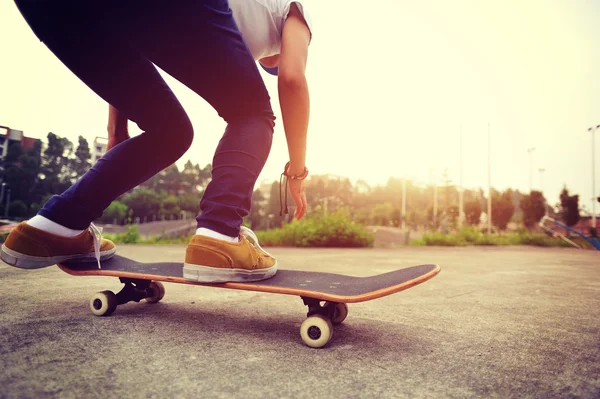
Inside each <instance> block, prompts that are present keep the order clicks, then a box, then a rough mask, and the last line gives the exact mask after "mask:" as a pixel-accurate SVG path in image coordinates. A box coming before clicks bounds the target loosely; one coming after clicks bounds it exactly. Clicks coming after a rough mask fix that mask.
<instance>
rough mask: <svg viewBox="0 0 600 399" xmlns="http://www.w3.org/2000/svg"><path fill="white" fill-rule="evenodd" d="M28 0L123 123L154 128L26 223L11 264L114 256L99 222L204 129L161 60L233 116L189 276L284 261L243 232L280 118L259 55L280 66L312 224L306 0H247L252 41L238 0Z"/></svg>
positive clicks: (258, 272) (292, 147)
mask: <svg viewBox="0 0 600 399" xmlns="http://www.w3.org/2000/svg"><path fill="white" fill-rule="evenodd" d="M16 3H17V6H18V7H19V9H20V11H21V13H22V14H23V16H24V17H25V19H26V20H27V22H28V23H29V25H30V26H31V28H32V29H33V31H34V32H35V33H36V35H37V36H38V37H39V39H40V40H41V41H42V42H44V43H45V44H46V46H48V48H49V49H50V50H51V51H52V52H54V54H55V55H56V56H57V57H58V58H59V59H60V60H61V61H62V62H63V63H64V64H65V65H66V66H67V67H68V68H69V69H70V70H71V71H72V72H73V73H75V74H76V75H77V76H78V77H79V78H80V79H81V80H82V81H83V82H84V83H86V84H87V85H88V86H89V87H90V88H91V89H92V90H94V91H95V92H96V93H97V94H98V95H100V96H101V97H102V98H103V99H104V100H106V101H107V102H108V103H109V104H112V105H113V106H114V107H115V109H118V110H119V113H120V116H119V117H118V118H121V119H124V118H127V119H129V120H132V121H134V122H136V123H137V124H138V126H139V127H140V128H141V129H142V130H144V133H143V134H141V135H139V136H136V137H133V138H131V139H128V140H125V141H123V142H122V143H120V144H119V145H117V146H115V147H114V148H112V149H111V150H110V151H109V152H108V153H107V154H106V155H105V156H104V157H103V158H102V159H101V160H99V161H98V162H97V163H96V165H94V166H93V167H92V169H90V171H88V172H87V173H86V174H85V175H84V176H83V177H82V178H81V179H80V180H79V181H78V182H77V183H75V184H74V185H73V186H72V187H71V188H69V189H68V190H66V191H65V192H64V193H62V194H61V195H57V196H54V197H52V198H51V199H50V200H49V201H48V202H47V203H46V204H45V205H44V207H43V208H42V210H41V211H40V212H39V214H38V215H36V216H35V217H34V218H32V219H31V220H29V221H28V222H24V223H22V224H20V225H19V226H18V227H17V228H15V229H14V230H13V232H11V234H10V235H9V237H8V239H7V241H6V243H5V244H4V245H3V246H2V251H1V257H2V259H3V260H4V261H5V262H7V263H9V264H11V265H14V266H18V267H23V268H39V267H45V266H50V265H53V264H55V263H59V262H64V261H66V260H68V259H76V258H82V257H88V258H91V259H96V260H98V263H100V260H101V259H107V258H109V257H111V256H112V255H114V253H115V246H114V244H113V243H112V242H110V241H108V240H103V239H101V236H100V234H99V231H98V229H97V228H95V226H93V224H91V222H92V221H93V220H94V219H96V218H98V217H100V215H101V214H102V212H103V211H104V209H105V208H106V207H107V206H108V205H109V204H110V203H111V202H112V201H113V200H114V199H115V198H116V197H118V196H119V195H121V194H122V193H124V192H126V191H128V190H130V189H131V188H133V187H135V186H136V185H138V184H140V183H142V182H143V181H145V180H147V179H148V178H150V177H151V176H153V175H154V174H156V173H157V172H159V171H160V170H162V169H164V168H165V167H167V166H169V165H171V164H172V163H173V162H175V161H176V160H177V159H178V158H179V157H181V156H182V155H183V154H184V153H185V151H186V150H187V149H188V148H189V146H190V144H191V141H192V137H193V130H192V126H191V123H190V120H189V118H188V117H187V115H186V113H185V111H184V110H183V108H182V107H181V105H180V104H179V101H178V100H177V98H176V97H175V96H174V94H173V93H172V91H171V90H170V89H169V87H168V86H167V84H166V83H165V82H164V80H163V79H162V78H161V76H160V75H159V74H158V72H157V70H156V69H155V67H154V65H153V64H155V65H157V66H158V67H160V68H161V69H163V70H165V71H166V72H167V73H169V74H171V75H172V76H174V77H175V78H176V79H178V80H179V81H181V82H182V83H184V84H185V85H186V86H188V87H189V88H190V89H192V90H194V91H195V92H196V93H197V94H198V95H200V96H202V97H203V98H204V99H205V100H206V101H208V102H209V103H210V104H211V105H212V106H213V107H214V108H215V110H216V111H217V112H218V113H219V115H220V116H221V117H222V118H223V119H224V120H225V121H226V122H227V128H226V130H225V134H224V136H223V138H222V139H221V141H220V143H219V146H218V148H217V150H216V153H215V156H214V159H213V171H212V181H211V183H210V184H209V185H208V187H207V189H206V192H205V193H204V196H203V198H202V201H201V204H200V207H201V210H202V214H201V215H200V216H198V217H197V221H198V230H197V234H196V235H195V236H194V237H193V238H192V241H191V242H190V244H189V245H188V248H187V250H186V256H185V264H184V270H185V274H186V275H188V276H189V275H190V274H193V275H195V276H194V277H192V279H194V280H196V281H203V279H204V278H206V279H209V280H211V281H215V277H217V278H220V279H222V280H223V281H237V280H243V281H248V280H250V279H254V280H259V279H263V278H268V277H270V276H272V275H273V274H274V273H275V272H276V269H277V262H276V260H275V259H274V258H273V257H272V256H270V255H269V254H268V253H267V252H266V251H264V250H262V248H260V246H259V245H258V242H257V240H256V237H255V236H254V234H253V233H252V232H251V231H250V230H249V229H241V231H240V225H241V222H242V218H243V216H245V215H246V214H248V211H249V208H250V201H251V195H252V190H253V187H254V184H255V182H256V180H257V178H258V175H259V173H260V171H261V170H262V168H263V166H264V163H265V161H266V159H267V156H268V153H269V151H270V147H271V141H272V134H273V126H274V119H275V118H274V115H273V111H272V109H271V105H270V101H269V95H268V93H267V91H266V88H265V86H264V83H263V81H262V79H261V77H260V74H259V72H258V69H257V67H256V64H255V62H254V58H257V59H260V60H261V63H262V64H263V65H264V66H266V67H271V68H273V67H276V66H277V67H278V74H279V81H278V82H279V83H278V88H279V94H280V99H281V100H280V101H281V107H282V114H283V123H284V128H285V131H286V137H287V140H288V148H289V154H290V162H289V164H288V165H287V166H286V170H285V172H286V174H287V175H288V176H289V177H290V191H291V193H292V198H293V200H294V202H295V204H296V212H295V215H294V216H295V217H296V218H297V219H300V218H302V217H303V215H304V213H305V210H306V198H305V195H304V188H303V184H302V179H304V178H305V177H306V175H307V174H308V171H307V169H306V167H305V153H306V131H307V125H308V89H307V85H306V79H305V77H304V68H305V65H306V57H307V49H308V44H309V42H310V39H311V32H310V27H309V24H308V22H307V19H306V18H305V14H304V9H303V7H302V5H301V3H300V2H295V1H291V0H288V1H283V0H281V1H278V0H246V1H243V2H240V3H239V4H238V5H237V7H238V11H240V13H241V14H239V15H242V18H241V19H239V20H238V23H239V24H240V25H242V26H243V24H244V23H245V24H247V25H246V26H248V27H251V28H252V29H251V30H250V29H249V30H248V32H252V35H253V36H251V37H250V36H249V37H246V40H247V41H248V45H246V43H245V42H244V39H243V38H242V35H241V33H240V31H239V29H238V27H237V25H236V22H235V20H234V18H233V16H232V13H231V11H230V9H229V6H228V3H227V1H226V0H204V1H191V2H187V1H186V2H168V1H166V0H164V1H158V2H145V1H141V0H137V1H128V2H119V1H107V2H99V3H98V2H78V1H74V0H73V1H71V0H50V1H45V2H39V1H38V0H16ZM234 8H235V7H234ZM253 40H254V41H253ZM261 43H262V44H261ZM251 51H252V53H251ZM253 56H254V58H253ZM118 118H117V119H116V120H118Z"/></svg>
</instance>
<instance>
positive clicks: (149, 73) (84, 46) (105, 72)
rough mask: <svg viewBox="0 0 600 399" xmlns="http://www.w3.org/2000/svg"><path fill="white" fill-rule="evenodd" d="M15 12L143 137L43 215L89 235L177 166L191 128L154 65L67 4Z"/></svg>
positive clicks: (21, 2) (23, 4)
mask: <svg viewBox="0 0 600 399" xmlns="http://www.w3.org/2000/svg"><path fill="white" fill-rule="evenodd" d="M17 4H18V6H19V8H20V10H21V12H22V13H23V15H24V17H25V18H26V20H27V21H28V22H29V24H30V25H31V26H32V28H33V30H34V31H35V32H36V34H37V35H38V37H39V39H40V40H41V41H42V42H44V44H46V46H47V47H48V48H49V49H50V50H51V51H52V52H53V53H54V54H55V55H56V56H57V57H58V58H59V59H60V60H61V61H62V62H63V63H64V64H65V65H66V66H67V67H68V68H69V69H70V70H71V71H72V72H73V73H75V75H77V76H78V77H79V78H80V79H81V80H82V81H83V82H84V83H85V84H86V85H88V86H89V87H90V88H91V89H92V90H94V91H95V92H96V93H97V94H98V95H99V96H100V97H102V98H103V99H104V100H106V101H107V102H109V103H110V104H112V105H114V106H115V107H116V108H117V109H119V110H120V112H122V113H124V114H125V115H126V116H127V117H128V118H129V119H131V120H133V121H135V122H137V124H138V126H139V127H140V128H141V129H142V130H144V133H143V134H141V135H139V136H136V137H133V138H131V139H130V140H127V141H126V142H123V143H121V144H120V145H118V146H116V147H115V148H113V149H112V150H111V151H109V152H108V153H107V154H106V155H105V156H104V157H102V158H101V159H100V160H99V161H98V162H97V163H96V164H95V165H94V166H93V167H92V168H91V169H90V170H89V171H88V172H87V173H86V174H85V175H84V176H83V177H82V178H81V179H80V180H79V181H78V182H77V183H75V184H74V185H73V186H72V187H70V188H69V189H68V190H66V191H65V192H64V193H62V194H61V195H57V196H54V197H52V198H51V199H50V200H49V201H48V202H47V203H46V204H45V205H44V207H43V208H42V210H41V211H40V215H42V216H44V217H46V218H48V219H50V220H52V221H54V222H56V223H58V224H60V225H63V226H66V227H68V228H71V229H86V228H87V227H88V226H89V224H90V222H91V221H92V220H94V219H96V218H98V217H100V216H101V215H102V212H103V211H104V209H106V207H108V205H110V203H111V202H112V201H113V200H114V199H115V198H116V197H118V196H119V195H121V194H122V193H124V192H126V191H127V190H130V189H131V188H133V187H135V186H136V185H138V184H140V183H142V182H144V181H145V180H147V179H148V178H150V177H151V176H153V175H155V174H156V173H158V172H159V171H160V170H162V169H164V168H165V167H167V166H169V165H171V164H172V163H173V162H175V161H176V160H177V159H179V157H181V156H182V155H183V153H184V152H185V151H186V150H187V149H188V148H189V146H190V144H191V142H192V136H193V130H192V126H191V123H190V121H189V118H188V117H187V115H186V113H185V111H184V110H183V108H182V107H181V105H180V103H179V101H178V100H177V98H176V97H175V95H174V94H173V93H172V91H171V90H170V89H169V87H168V85H167V84H166V83H165V82H164V80H163V79H162V77H161V76H160V75H159V73H158V71H157V70H156V68H155V67H154V65H152V63H151V62H150V61H148V60H147V59H146V58H144V57H143V56H141V55H140V54H139V53H138V52H137V51H136V50H134V49H133V48H132V47H131V46H130V45H129V44H128V43H126V41H125V40H123V39H122V38H117V37H116V36H115V35H114V34H113V32H111V31H109V30H108V29H106V28H103V24H102V23H100V22H99V21H97V20H94V19H92V18H90V17H89V16H88V15H85V14H84V15H81V14H83V13H82V12H78V11H77V10H74V9H73V7H71V6H69V7H58V6H55V4H59V5H63V4H65V3H64V2H49V3H48V2H46V3H38V2H37V1H31V0H18V1H17Z"/></svg>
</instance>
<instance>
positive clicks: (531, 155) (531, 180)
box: [527, 147, 535, 192]
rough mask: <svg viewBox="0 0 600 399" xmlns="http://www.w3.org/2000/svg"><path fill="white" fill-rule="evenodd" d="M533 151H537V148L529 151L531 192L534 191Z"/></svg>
mask: <svg viewBox="0 0 600 399" xmlns="http://www.w3.org/2000/svg"><path fill="white" fill-rule="evenodd" d="M533 151H535V147H531V148H528V149H527V152H528V153H529V192H531V191H533Z"/></svg>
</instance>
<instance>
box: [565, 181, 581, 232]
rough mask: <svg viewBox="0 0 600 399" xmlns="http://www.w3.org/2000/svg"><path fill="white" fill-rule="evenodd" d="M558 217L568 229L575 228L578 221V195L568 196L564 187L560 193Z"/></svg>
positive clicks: (567, 191)
mask: <svg viewBox="0 0 600 399" xmlns="http://www.w3.org/2000/svg"><path fill="white" fill-rule="evenodd" d="M560 217H561V219H562V221H563V222H564V223H565V224H566V225H567V226H569V227H571V226H575V225H576V224H577V222H578V221H579V219H580V215H579V195H569V190H568V189H567V187H566V186H565V187H564V188H563V190H562V191H561V193H560Z"/></svg>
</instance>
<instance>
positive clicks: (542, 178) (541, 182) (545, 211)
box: [530, 168, 548, 215]
mask: <svg viewBox="0 0 600 399" xmlns="http://www.w3.org/2000/svg"><path fill="white" fill-rule="evenodd" d="M538 171H539V172H540V192H541V193H542V196H543V198H544V213H545V214H546V215H548V206H547V204H546V197H545V196H544V172H545V171H546V169H544V168H539V169H538ZM530 194H531V193H530Z"/></svg>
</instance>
